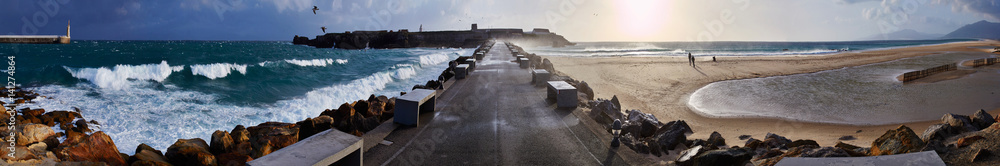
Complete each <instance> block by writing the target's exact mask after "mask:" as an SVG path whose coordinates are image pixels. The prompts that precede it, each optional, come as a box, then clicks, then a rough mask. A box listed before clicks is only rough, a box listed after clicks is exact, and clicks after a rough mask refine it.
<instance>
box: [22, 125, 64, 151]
mask: <svg viewBox="0 0 1000 166" xmlns="http://www.w3.org/2000/svg"><path fill="white" fill-rule="evenodd" d="M53 135H56V132H55V131H53V130H52V128H51V127H49V126H46V125H43V124H28V125H24V126H23V127H21V130H20V131H19V132H17V133H16V136H17V140H15V141H17V145H20V146H28V145H30V144H33V143H35V142H42V141H43V140H45V138H48V137H49V136H53Z"/></svg>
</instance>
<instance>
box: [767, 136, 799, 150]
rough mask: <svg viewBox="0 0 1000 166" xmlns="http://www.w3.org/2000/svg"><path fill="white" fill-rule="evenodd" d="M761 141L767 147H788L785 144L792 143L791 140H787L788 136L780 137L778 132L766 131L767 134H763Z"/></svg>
mask: <svg viewBox="0 0 1000 166" xmlns="http://www.w3.org/2000/svg"><path fill="white" fill-rule="evenodd" d="M761 143H762V145H763V146H764V148H768V149H770V148H779V149H788V147H786V146H785V145H786V144H788V143H792V140H789V139H788V138H785V137H782V136H780V135H778V134H773V133H767V136H764V141H762V142H761Z"/></svg>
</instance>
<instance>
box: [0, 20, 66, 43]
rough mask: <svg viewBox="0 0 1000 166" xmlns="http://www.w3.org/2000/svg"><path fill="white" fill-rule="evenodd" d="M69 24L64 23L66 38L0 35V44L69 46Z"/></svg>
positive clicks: (56, 36)
mask: <svg viewBox="0 0 1000 166" xmlns="http://www.w3.org/2000/svg"><path fill="white" fill-rule="evenodd" d="M69 42H70V36H69V22H66V36H58V35H0V43H25V44H69Z"/></svg>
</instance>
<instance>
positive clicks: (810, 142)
mask: <svg viewBox="0 0 1000 166" xmlns="http://www.w3.org/2000/svg"><path fill="white" fill-rule="evenodd" d="M802 145H812V146H819V143H816V141H813V140H807V139H806V140H802V139H800V140H795V141H792V142H791V143H788V144H786V145H785V147H789V148H794V147H799V146H802Z"/></svg>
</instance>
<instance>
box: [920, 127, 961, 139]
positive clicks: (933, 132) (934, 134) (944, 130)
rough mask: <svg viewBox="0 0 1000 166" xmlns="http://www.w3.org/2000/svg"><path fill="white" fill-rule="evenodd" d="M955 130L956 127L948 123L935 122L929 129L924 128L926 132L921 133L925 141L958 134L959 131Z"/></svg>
mask: <svg viewBox="0 0 1000 166" xmlns="http://www.w3.org/2000/svg"><path fill="white" fill-rule="evenodd" d="M954 130H955V129H953V128H952V127H951V125H948V124H947V123H940V124H934V125H931V126H928V127H927V130H924V133H923V134H920V139H921V140H923V141H925V142H930V141H932V140H944V139H948V137H951V136H954V135H955V134H958V133H957V131H954Z"/></svg>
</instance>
